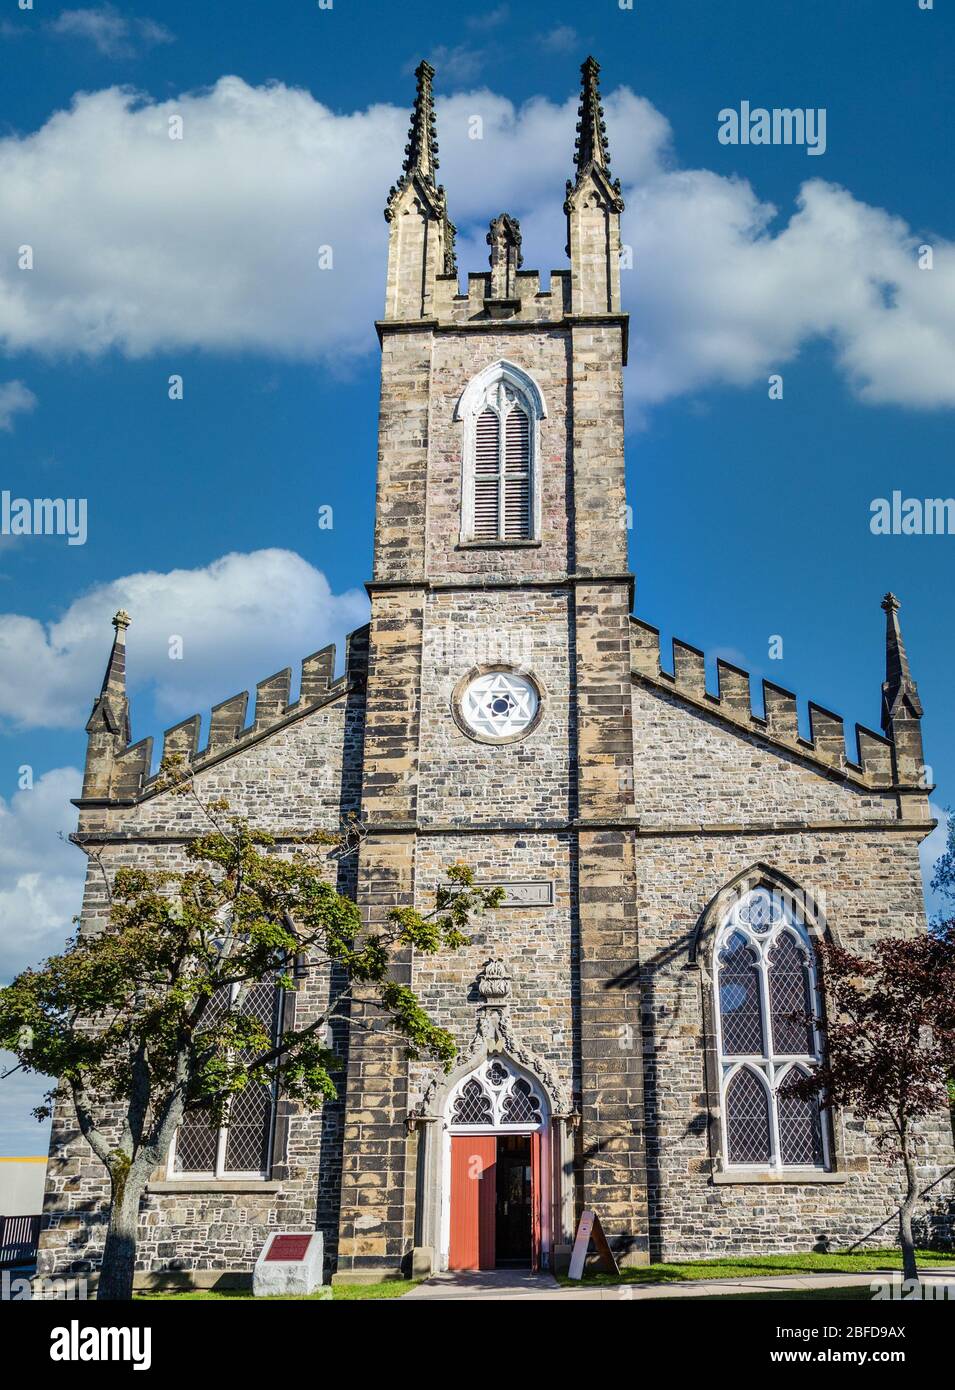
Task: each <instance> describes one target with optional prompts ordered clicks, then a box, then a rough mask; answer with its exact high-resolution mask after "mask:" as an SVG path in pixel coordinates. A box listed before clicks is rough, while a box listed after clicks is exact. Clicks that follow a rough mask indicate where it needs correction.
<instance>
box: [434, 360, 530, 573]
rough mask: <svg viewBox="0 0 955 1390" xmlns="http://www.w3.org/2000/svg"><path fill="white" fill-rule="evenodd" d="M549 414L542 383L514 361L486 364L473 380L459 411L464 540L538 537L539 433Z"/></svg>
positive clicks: (503, 541)
mask: <svg viewBox="0 0 955 1390" xmlns="http://www.w3.org/2000/svg"><path fill="white" fill-rule="evenodd" d="M545 415H546V410H545V408H544V401H543V397H542V396H541V393H540V390H539V389H538V387H537V384H536V383H535V382H534V381H533V379H532V378H531V377H529V376H528V375H527V373H526V372H524V371H522V370H521V369H520V368H519V367H515V366H514V365H513V364H512V363H510V362H497V363H495V364H494V365H493V366H492V367H487V368H486V369H485V370H484V371H483V372H481V373H480V374H479V375H478V376H476V377H474V378H473V380H472V381H471V382H470V383H469V384H468V386H467V388H466V390H465V391H464V393H463V394H462V396H461V399H460V400H459V402H458V407H457V410H456V412H455V418H456V419H458V420H461V421H463V423H464V438H463V468H462V489H461V540H462V542H463V543H464V544H485V545H494V544H498V545H507V544H509V543H513V542H515V541H531V540H536V539H538V538H539V535H540V520H539V518H540V483H539V454H540V446H539V433H540V421H541V420H542V419H543V418H544V416H545Z"/></svg>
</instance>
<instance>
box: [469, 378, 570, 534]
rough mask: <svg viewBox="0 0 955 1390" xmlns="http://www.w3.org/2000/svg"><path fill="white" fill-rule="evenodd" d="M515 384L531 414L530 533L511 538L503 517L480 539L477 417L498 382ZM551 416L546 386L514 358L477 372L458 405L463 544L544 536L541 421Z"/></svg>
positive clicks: (501, 503)
mask: <svg viewBox="0 0 955 1390" xmlns="http://www.w3.org/2000/svg"><path fill="white" fill-rule="evenodd" d="M501 383H503V384H505V385H507V386H510V387H511V389H512V390H513V391H514V392H515V394H516V395H517V396H518V397H519V398H520V402H521V405H522V406H523V408H524V410H525V411H526V412H527V417H528V432H527V435H528V460H527V464H528V486H529V492H530V497H529V501H528V509H529V523H530V525H529V534H528V535H527V536H526V537H522V538H521V539H520V540H516V539H507V538H505V537H504V536H503V535H501V534H500V532H501V531H502V530H503V523H502V522H499V526H498V532H499V534H498V536H497V537H495V538H488V539H484V538H483V537H482V538H480V540H479V539H478V538H477V537H476V536H475V534H474V460H475V451H476V447H477V418H478V416H479V415H480V414H481V411H482V410H484V408H485V406H487V405H489V404H492V401H491V397H492V395H493V393H494V389H495V387H497V386H498V385H499V384H501ZM546 418H547V405H546V402H545V401H544V396H543V392H542V391H541V389H540V387H539V386H538V384H537V382H536V381H535V380H534V378H533V377H532V376H530V375H529V374H528V373H527V372H525V371H524V370H523V369H522V368H521V367H518V366H516V365H515V364H514V363H513V362H508V361H505V360H503V359H502V360H501V361H499V362H495V363H493V364H492V365H491V366H490V367H485V368H484V370H483V371H482V372H479V373H478V374H477V376H475V377H472V378H471V380H470V381H469V382H468V384H467V386H466V387H465V388H464V390H463V391H462V393H461V396H460V397H459V399H458V403H457V405H456V407H455V411H454V419H455V420H457V421H460V422H462V424H463V431H462V441H461V531H460V537H459V539H460V543H461V544H462V545H479V544H480V545H488V546H508V545H527V544H528V543H529V542H531V543H533V542H539V541H540V538H541V486H540V426H541V421H542V420H545V419H546ZM499 460H500V473H501V476H502V477H503V470H504V422H503V420H501V443H500V453H499ZM498 497H499V503H498V505H499V515H503V508H504V489H503V483H501V484H500V485H499V494H498Z"/></svg>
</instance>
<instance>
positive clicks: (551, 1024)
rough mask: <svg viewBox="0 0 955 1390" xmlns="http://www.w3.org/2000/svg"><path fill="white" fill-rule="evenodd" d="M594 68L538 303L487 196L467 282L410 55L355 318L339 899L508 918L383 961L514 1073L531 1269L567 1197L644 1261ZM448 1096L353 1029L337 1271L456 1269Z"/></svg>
mask: <svg viewBox="0 0 955 1390" xmlns="http://www.w3.org/2000/svg"><path fill="white" fill-rule="evenodd" d="M598 74H599V68H598V65H597V63H596V62H595V61H594V60H593V59H592V58H588V60H587V61H586V62H585V63H584V65H583V68H582V87H581V96H580V109H579V119H578V124H577V142H576V153H575V156H574V165H575V170H574V176H573V178H572V179H570V180H568V183H567V191H566V202H565V211H566V215H567V245H568V254H569V257H570V268H569V269H564V270H555V271H553V272H552V274H551V277H550V286H549V288H548V289H542V287H541V283H540V276H539V273H538V272H537V271H535V270H526V269H524V268H523V266H522V248H521V231H520V226H519V223H518V222H517V220H516V219H515V218H513V217H512V216H510V215H509V214H507V213H506V212H505V213H501V214H500V215H499V216H497V217H495V218H494V219H493V220H492V221H491V224H490V230H489V232H488V237H487V241H488V245H489V248H490V254H489V267H490V268H489V270H486V271H479V272H474V273H470V274H469V275H468V277H467V290H466V293H463V294H462V293H460V292H459V288H458V279H457V271H456V267H455V262H454V249H453V248H454V227H453V225H452V223H451V222H450V220H449V216H448V208H447V201H446V196H445V192H444V189H443V188H442V187H441V186H440V185H439V184H438V183H437V180H436V171H437V167H438V157H437V156H438V142H437V135H436V128H435V116H434V110H433V100H432V87H431V82H432V77H433V72H432V69H431V68H430V67H429V65H428V64H427V63H422V64H421V65H420V66H419V68H418V70H417V74H416V76H417V82H418V88H417V95H416V99H415V105H414V111H413V115H412V122H411V130H410V134H409V140H408V145H407V147H406V154H405V161H404V166H403V170H402V174H401V178H400V180H399V182H398V183H397V184H396V186H395V187H394V188H393V189H392V190H391V193H390V195H389V198H388V203H387V207H386V210H385V217H386V219H387V221H388V224H389V251H388V277H387V291H386V297H385V312H384V316H383V318H382V319H381V320H380V321H379V323H378V324H377V328H378V334H379V338H380V341H381V352H382V365H381V398H380V417H379V461H378V492H377V519H376V535H375V563H374V577H373V580H372V582H371V584H370V585H369V593H370V596H371V602H372V617H371V630H370V653H369V669H368V686H367V709H366V723H365V747H364V780H363V793H362V815H363V818H364V821H365V824H366V827H367V830H368V835H367V838H366V840H365V842H364V844H363V846H362V850H361V860H360V864H359V870H358V876H359V890H358V891H359V899H360V902H361V905H362V907H363V909H364V912H365V916H366V920H367V922H368V924H369V926H370V927H372V928H373V927H374V926H375V925H376V924H378V923H381V922H383V921H384V920H385V919H386V917H387V913H388V911H389V910H390V909H391V908H392V907H394V906H401V905H406V904H412V903H414V904H415V905H417V906H426V905H427V904H428V902H429V901H430V900H431V895H433V891H434V888H435V886H436V885H437V883H438V882H440V881H441V877H442V871H443V869H444V868H445V867H446V866H447V865H448V864H450V863H452V862H454V861H456V860H463V861H465V862H466V863H468V864H470V865H471V866H472V868H474V870H475V872H476V876H477V879H478V881H479V882H481V883H483V884H489V885H490V884H501V885H502V886H503V887H504V888H505V891H506V893H507V899H506V903H507V904H508V905H506V906H504V907H502V908H501V909H499V910H498V911H496V912H495V913H493V914H489V916H488V919H486V920H485V921H483V922H482V923H480V924H479V927H478V931H477V933H476V935H475V938H474V942H473V944H472V947H471V948H469V949H467V950H465V951H463V952H460V953H456V954H455V956H453V957H449V958H447V959H442V960H440V961H436V960H433V959H428V960H425V961H420V960H414V961H412V960H410V959H409V960H408V961H406V962H405V964H404V967H403V970H404V978H405V979H406V980H407V981H409V982H413V984H414V988H415V989H416V990H417V991H418V992H419V993H420V995H421V997H422V1000H423V1002H424V1004H425V1006H426V1007H427V1008H428V1009H429V1010H430V1011H432V1013H433V1016H434V1017H435V1018H436V1019H437V1020H438V1021H439V1022H440V1023H441V1024H442V1025H443V1026H447V1027H450V1028H452V1030H453V1031H454V1034H455V1037H456V1041H457V1043H458V1047H459V1055H460V1056H461V1057H462V1058H463V1059H465V1060H464V1061H463V1062H462V1066H463V1067H465V1070H466V1069H467V1068H468V1067H472V1068H473V1067H475V1066H476V1065H479V1064H480V1063H481V1061H482V1059H484V1064H485V1065H489V1063H488V1062H487V1058H490V1057H493V1058H497V1059H499V1060H498V1065H499V1066H500V1067H501V1068H502V1070H501V1071H499V1072H497V1073H496V1074H497V1075H499V1076H503V1075H504V1071H506V1070H507V1069H508V1068H510V1069H512V1071H513V1075H514V1077H515V1078H517V1079H523V1081H524V1083H525V1084H526V1086H527V1087H528V1088H529V1093H530V1092H533V1099H534V1102H535V1104H537V1105H538V1106H539V1107H540V1112H539V1113H540V1114H541V1115H542V1116H543V1117H544V1119H543V1120H542V1123H541V1134H540V1135H539V1136H538V1138H536V1139H535V1140H534V1143H535V1146H536V1147H535V1157H534V1163H535V1164H536V1165H537V1167H536V1168H535V1176H534V1183H533V1186H534V1192H533V1196H532V1201H533V1204H534V1212H533V1222H534V1228H535V1231H536V1235H535V1240H536V1242H537V1248H536V1250H535V1260H536V1261H537V1262H539V1263H545V1264H552V1263H553V1262H554V1261H555V1260H558V1261H559V1259H560V1257H561V1255H562V1254H563V1255H566V1252H567V1249H568V1247H569V1244H570V1242H571V1240H572V1237H573V1227H574V1212H575V1204H578V1203H579V1201H582V1202H583V1205H584V1206H585V1207H588V1208H591V1207H592V1208H595V1209H597V1210H598V1211H599V1213H600V1215H601V1218H602V1220H603V1223H604V1226H605V1228H606V1229H607V1231H608V1234H609V1235H610V1236H611V1239H612V1240H613V1242H614V1244H615V1246H616V1249H617V1252H618V1255H619V1257H620V1258H622V1259H624V1260H629V1261H645V1260H646V1259H647V1204H646V1174H645V1158H644V1146H643V1125H642V1114H643V1110H642V1107H643V1085H642V1073H641V1052H640V1026H639V1020H640V1001H639V997H638V993H639V991H638V985H637V981H636V978H635V967H636V962H637V959H638V953H637V938H636V920H635V912H636V908H635V903H636V891H635V882H634V850H633V837H632V827H633V824H634V817H635V807H634V778H633V765H632V764H633V735H632V728H631V699H630V688H631V675H630V634H629V622H630V619H629V614H630V609H631V603H632V597H633V580H632V576H631V575H630V573H629V572H628V569H627V534H628V533H627V526H626V506H625V495H624V455H623V439H624V431H623V381H622V368H623V366H624V364H625V361H626V351H627V316H626V315H625V314H624V313H622V312H621V308H620V274H619V254H620V213H621V211H622V209H623V202H622V200H621V196H620V184H619V181H615V180H614V179H613V178H612V175H611V172H610V154H609V148H608V143H607V135H606V127H605V124H604V119H603V112H602V108H601V102H600V93H599V86H598ZM569 154H570V152H569V151H568V156H569ZM492 917H493V919H494V920H493V921H491V920H490V919H491V918H492ZM488 972H490V976H491V977H496V978H497V979H498V980H503V981H504V982H505V984H506V993H505V994H504V995H503V996H500V995H498V996H495V995H494V993H493V991H492V990H489V989H488V988H487V987H486V986H487V983H488V979H489V974H488ZM501 998H503V1003H501V1002H500V1001H501ZM621 1020H632V1022H621ZM455 1075H456V1074H455ZM462 1075H464V1073H462ZM501 1084H502V1086H505V1085H507V1084H511V1085H514V1084H516V1081H513V1080H512V1082H510V1083H505V1082H502V1083H501ZM452 1089H453V1088H452ZM492 1089H493V1087H492ZM450 1094H451V1093H450V1092H449V1090H448V1083H446V1082H445V1080H444V1079H443V1078H441V1077H434V1076H432V1075H431V1074H430V1073H429V1072H428V1070H427V1069H426V1068H425V1069H421V1068H418V1067H416V1066H415V1065H412V1066H410V1067H409V1064H408V1062H407V1061H406V1060H405V1058H404V1056H403V1055H402V1049H401V1048H400V1047H399V1046H397V1045H395V1046H391V1045H389V1044H387V1043H385V1042H383V1041H381V1040H380V1039H377V1038H375V1037H374V1036H369V1037H366V1036H364V1035H363V1034H362V1033H361V1032H360V1031H359V1030H357V1029H355V1030H353V1031H352V1041H351V1050H350V1057H349V1075H348V1101H347V1113H346V1119H345V1150H344V1156H343V1187H342V1204H341V1232H340V1236H341V1240H340V1249H339V1260H338V1276H337V1277H339V1278H361V1277H363V1276H364V1277H368V1276H369V1275H370V1274H371V1273H372V1272H373V1271H375V1272H379V1273H380V1272H381V1271H382V1270H397V1269H398V1268H401V1267H404V1268H406V1269H407V1267H408V1263H409V1257H410V1256H411V1252H412V1251H414V1252H415V1255H414V1258H415V1263H416V1267H417V1268H418V1269H420V1270H426V1269H430V1268H439V1267H443V1266H444V1265H445V1264H446V1263H447V1260H448V1258H449V1243H450V1255H451V1259H452V1263H454V1243H455V1240H456V1239H460V1238H461V1236H460V1230H459V1229H458V1227H459V1214H458V1212H457V1210H456V1209H455V1207H456V1204H460V1203H462V1202H464V1201H466V1198H465V1197H464V1196H462V1192H461V1191H460V1190H459V1189H457V1188H456V1187H455V1179H454V1173H453V1171H452V1170H453V1168H454V1163H455V1161H456V1160H455V1158H454V1154H453V1152H452V1155H451V1156H450V1158H449V1155H448V1154H447V1152H445V1151H444V1150H446V1148H447V1143H448V1134H447V1130H448V1128H449V1126H450V1130H451V1138H450V1142H451V1146H452V1150H453V1149H454V1126H453V1124H452V1123H450V1121H451V1120H452V1119H453V1116H449V1112H448V1110H447V1107H446V1105H445V1109H444V1110H442V1109H441V1105H442V1103H443V1102H447V1101H448V1099H449V1097H450ZM521 1094H522V1095H523V1092H521ZM489 1103H490V1102H489ZM505 1104H506V1102H505ZM535 1113H537V1112H535ZM484 1137H485V1138H487V1136H486V1135H485V1136H484ZM491 1140H493V1136H491ZM474 1142H476V1141H474ZM507 1142H508V1143H509V1144H510V1143H511V1140H508V1141H507ZM528 1142H530V1140H529V1141H528ZM499 1147H500V1144H499ZM503 1152H504V1150H503V1149H501V1153H502V1154H503ZM503 1161H504V1160H503V1158H499V1159H498V1162H499V1163H500V1162H503ZM574 1172H576V1174H577V1182H578V1183H579V1191H575V1179H574V1177H573V1176H571V1175H572V1174H573V1173H574Z"/></svg>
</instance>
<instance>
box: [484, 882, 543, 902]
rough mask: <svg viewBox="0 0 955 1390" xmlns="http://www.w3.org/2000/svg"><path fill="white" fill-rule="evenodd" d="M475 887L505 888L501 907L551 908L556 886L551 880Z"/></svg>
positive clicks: (489, 884) (487, 884)
mask: <svg viewBox="0 0 955 1390" xmlns="http://www.w3.org/2000/svg"><path fill="white" fill-rule="evenodd" d="M475 887H479V888H503V889H504V897H503V899H502V901H501V903H500V906H501V907H551V906H552V905H553V902H554V884H553V882H552V880H551V879H549V878H546V879H538V880H537V881H535V882H530V883H481V884H475Z"/></svg>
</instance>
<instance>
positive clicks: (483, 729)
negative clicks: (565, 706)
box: [461, 671, 540, 739]
mask: <svg viewBox="0 0 955 1390" xmlns="http://www.w3.org/2000/svg"><path fill="white" fill-rule="evenodd" d="M539 707H540V695H539V694H538V691H537V687H536V686H535V685H534V683H533V681H531V680H529V679H528V678H527V677H526V676H519V675H518V674H517V673H516V672H514V671H489V672H487V673H486V674H485V675H483V676H476V677H475V678H474V680H472V681H471V682H470V683H469V684H468V685H467V686H466V687H465V690H464V694H463V696H462V698H461V718H462V719H463V721H464V723H465V724H466V726H467V727H468V728H469V729H470V730H471V731H472V732H473V733H476V734H480V735H482V736H483V737H484V738H500V739H505V738H514V737H516V736H517V735H519V734H522V733H525V732H526V731H527V730H528V729H529V728H530V727H531V725H532V724H533V723H534V721H535V719H536V717H537V712H538V709H539Z"/></svg>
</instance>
